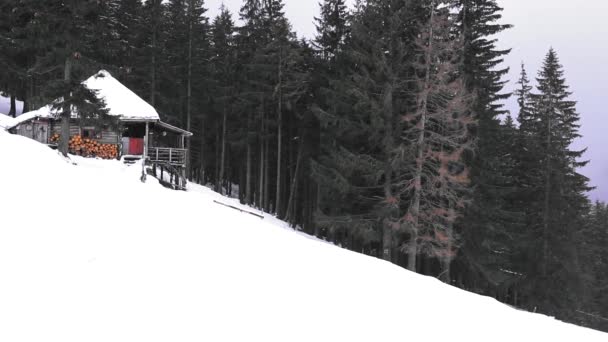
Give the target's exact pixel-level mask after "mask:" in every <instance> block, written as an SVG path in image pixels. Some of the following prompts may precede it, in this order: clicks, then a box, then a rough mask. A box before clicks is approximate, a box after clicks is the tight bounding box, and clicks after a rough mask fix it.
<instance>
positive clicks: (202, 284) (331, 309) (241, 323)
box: [0, 131, 608, 342]
mask: <svg viewBox="0 0 608 342" xmlns="http://www.w3.org/2000/svg"><path fill="white" fill-rule="evenodd" d="M8 161H10V162H11V163H10V164H9V163H8ZM0 163H2V164H1V165H2V167H0V194H1V195H0V341H7V342H13V341H15V342H16V341H61V342H68V341H75V342H76V341H77V342H84V341H111V342H120V341H125V342H126V341H128V342H135V341H142V342H143V341H145V342H153V341H172V342H184V341H263V342H268V341H281V342H285V341H307V342H312V341H332V342H333V341H349V342H350V341H383V340H385V341H572V340H574V341H586V342H592V341H608V335H606V334H602V333H599V332H596V331H592V330H588V329H583V328H579V327H576V326H573V325H569V324H564V323H561V322H558V321H556V320H554V319H552V318H549V317H546V316H542V315H535V314H530V313H525V312H520V311H517V310H514V309H511V308H509V307H507V306H505V305H502V304H500V303H498V302H496V301H495V300H493V299H491V298H487V297H482V296H478V295H474V294H470V293H467V292H464V291H461V290H458V289H456V288H452V287H450V286H446V285H444V284H442V283H440V282H439V281H437V280H435V279H432V278H427V277H423V276H420V275H416V274H413V273H410V272H408V271H405V270H403V269H401V268H399V267H396V266H393V265H391V264H389V263H386V262H383V261H381V260H377V259H374V258H369V257H366V256H363V255H359V254H355V253H351V252H348V251H345V250H342V249H339V248H336V247H333V246H331V245H329V244H326V243H324V242H321V241H317V240H315V239H313V238H309V237H306V236H304V235H301V234H299V233H296V232H294V231H292V230H290V229H288V228H287V227H286V226H285V225H284V224H283V223H281V222H279V221H277V220H276V219H273V218H270V217H268V216H266V219H264V220H261V219H259V218H256V217H254V216H251V215H247V214H241V213H239V212H237V211H234V210H232V209H229V208H225V207H223V206H220V205H217V204H214V203H213V201H214V200H222V201H226V202H231V203H234V200H229V199H225V198H222V197H221V196H219V195H218V194H216V193H213V192H211V191H209V190H207V189H205V188H202V187H199V186H191V188H190V191H189V192H177V191H171V190H167V189H164V188H162V187H161V186H160V185H159V184H158V183H156V182H153V181H149V182H148V183H146V184H142V183H141V182H139V181H138V175H139V172H140V168H139V167H137V165H135V166H131V167H127V166H125V165H123V164H121V163H119V162H117V161H101V160H85V159H81V158H76V157H74V158H73V159H72V160H66V159H63V158H62V157H60V156H59V155H58V154H57V153H56V152H55V151H52V150H50V149H48V148H47V147H45V146H42V145H40V144H38V143H36V142H34V141H32V140H28V139H26V138H22V137H18V136H14V135H9V134H8V133H6V132H3V131H0ZM75 163H76V164H77V165H75Z"/></svg>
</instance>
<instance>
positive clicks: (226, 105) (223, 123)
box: [211, 6, 236, 193]
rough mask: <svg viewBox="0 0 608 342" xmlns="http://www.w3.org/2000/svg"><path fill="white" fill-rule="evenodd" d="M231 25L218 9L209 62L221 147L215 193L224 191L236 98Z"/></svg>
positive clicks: (225, 12) (227, 15) (234, 53)
mask: <svg viewBox="0 0 608 342" xmlns="http://www.w3.org/2000/svg"><path fill="white" fill-rule="evenodd" d="M234 30H235V29H234V23H233V21H232V16H231V15H230V12H228V10H227V9H226V8H225V7H223V6H222V7H221V9H220V14H219V15H218V16H217V17H216V18H215V20H214V21H213V25H212V42H213V53H212V57H211V63H212V64H213V71H214V74H213V79H214V80H215V84H214V90H215V91H214V99H215V100H214V103H215V106H216V108H215V109H214V112H215V113H218V114H219V115H218V116H219V117H221V119H220V118H218V120H216V121H218V123H217V132H218V134H221V139H220V140H221V147H220V150H221V152H220V155H219V156H218V159H219V164H220V165H219V169H220V171H219V175H218V177H217V179H216V191H218V192H220V193H221V192H223V185H224V180H225V175H226V154H227V148H228V143H229V142H228V137H227V135H228V133H229V132H228V124H229V119H230V117H231V116H232V110H233V109H232V103H233V102H234V96H235V84H236V82H235V77H236V73H235V64H236V50H235V42H234Z"/></svg>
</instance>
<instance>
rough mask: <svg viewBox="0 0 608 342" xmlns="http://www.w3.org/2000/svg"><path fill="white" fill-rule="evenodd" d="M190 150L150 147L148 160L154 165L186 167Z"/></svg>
mask: <svg viewBox="0 0 608 342" xmlns="http://www.w3.org/2000/svg"><path fill="white" fill-rule="evenodd" d="M187 153H188V150H186V149H183V148H166V147H150V148H149V149H148V160H149V161H151V162H153V163H165V164H170V165H186V156H187Z"/></svg>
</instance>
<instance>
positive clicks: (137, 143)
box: [129, 138, 144, 156]
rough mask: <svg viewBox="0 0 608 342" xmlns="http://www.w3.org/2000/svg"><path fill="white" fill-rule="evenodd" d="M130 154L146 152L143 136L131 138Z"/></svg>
mask: <svg viewBox="0 0 608 342" xmlns="http://www.w3.org/2000/svg"><path fill="white" fill-rule="evenodd" d="M129 154H130V155H135V156H139V155H143V154H144V139H141V138H129Z"/></svg>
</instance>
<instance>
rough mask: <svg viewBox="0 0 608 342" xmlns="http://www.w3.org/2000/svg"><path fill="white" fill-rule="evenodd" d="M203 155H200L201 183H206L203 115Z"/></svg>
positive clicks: (203, 122)
mask: <svg viewBox="0 0 608 342" xmlns="http://www.w3.org/2000/svg"><path fill="white" fill-rule="evenodd" d="M200 137H201V155H200V159H201V160H200V168H201V169H200V171H199V177H200V183H201V184H202V185H205V182H206V180H205V117H204V116H201V135H200Z"/></svg>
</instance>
